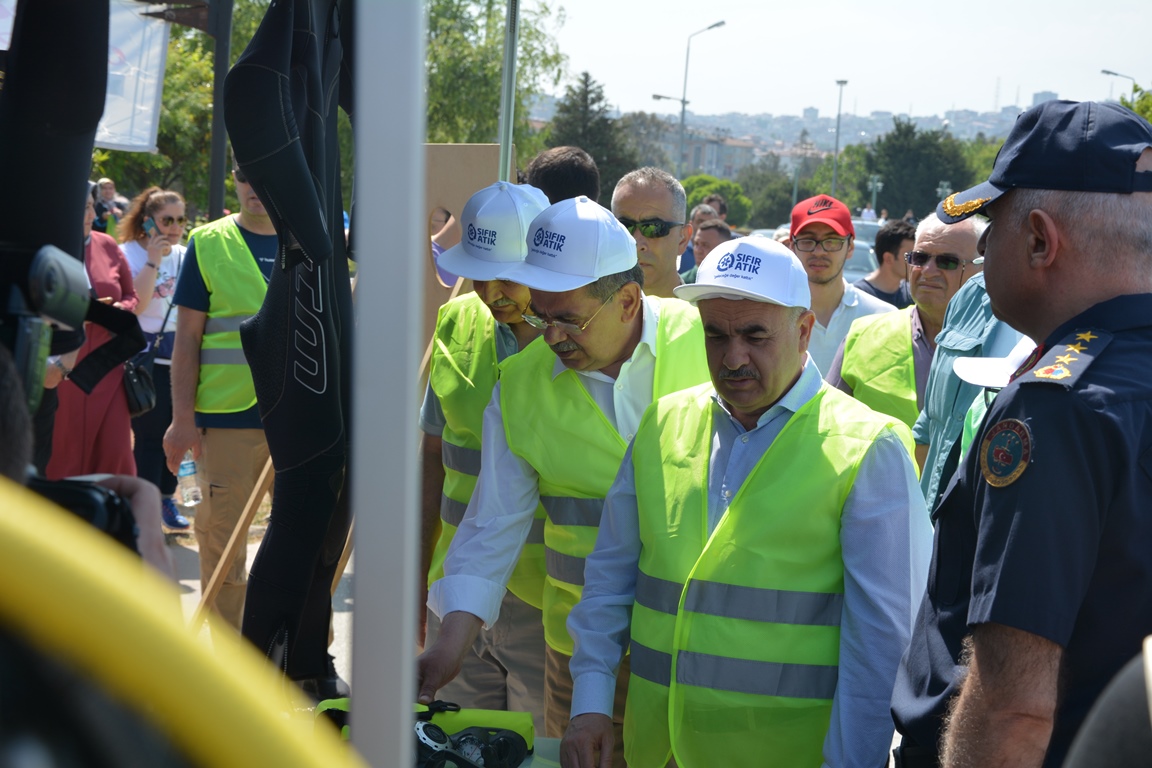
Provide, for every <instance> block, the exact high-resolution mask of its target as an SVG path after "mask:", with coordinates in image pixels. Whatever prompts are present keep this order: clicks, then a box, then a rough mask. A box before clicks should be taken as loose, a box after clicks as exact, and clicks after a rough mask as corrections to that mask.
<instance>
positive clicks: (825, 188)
mask: <svg viewBox="0 0 1152 768" xmlns="http://www.w3.org/2000/svg"><path fill="white" fill-rule="evenodd" d="M868 154H869V153H868V147H866V146H865V145H863V144H849V145H848V146H846V147H844V149H842V150H841V151H840V162H839V163H838V164H837V166H836V195H835V197H836V199H837V200H839V201H840V202H842V203H844V205H846V206H848V209H849V210H851V211H859V210H860V209H861V208H863V207H864V203H866V202H869V203H870V202H872V193H871V192H869V191H868ZM809 183H810V185H811V187H812V189H814V190H815V191H814V192H813V193H812V194H813V195H821V194H823V195H831V194H832V155H831V154H829V155H828V156H827V157H825V158H824V159H823V160H822V161H821V163H820V165H819V167H817V168H816V172H815V173H814V174H813V175H812V179H811V181H810V182H809ZM811 196H812V195H809V197H811ZM800 199H801V200H803V199H804V198H800Z"/></svg>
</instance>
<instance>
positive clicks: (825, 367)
mask: <svg viewBox="0 0 1152 768" xmlns="http://www.w3.org/2000/svg"><path fill="white" fill-rule="evenodd" d="M840 280H841V281H842V282H843V283H844V295H843V296H841V297H840V304H839V306H837V307H836V310H835V311H834V312H833V313H832V317H831V318H830V319H829V320H828V326H827V327H824V326H823V325H820V321H819V320H817V321H816V322H815V323H814V324H813V325H812V338H811V340H810V341H809V342H808V354H809V355H811V356H812V359H813V360H815V361H816V366H817V367H818V368H819V369H820V374H821V375H824V374H827V373H828V371H829V369H830V368H831V366H832V358H834V357H836V350H838V349H839V348H840V342H842V341H844V338H845V337H846V336H847V335H848V329H849V328H851V327H852V321H853V320H855V319H856V318H858V317H864V316H865V315H875V314H877V313H879V312H894V311H895V310H896V307H894V306H892V305H891V304H889V303H888V302H886V301H881V300H880V299H878V298H876V297H875V296H872V295H870V294H867V293H864V291H862V290H860V289H859V288H856V287H854V286H852V285H850V284H849V283H848V282H847V281H846V280H844V278H840Z"/></svg>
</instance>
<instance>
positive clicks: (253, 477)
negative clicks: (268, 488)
mask: <svg viewBox="0 0 1152 768" xmlns="http://www.w3.org/2000/svg"><path fill="white" fill-rule="evenodd" d="M267 461H268V443H267V441H265V439H264V430H262V429H220V428H212V429H201V430H200V460H199V461H198V462H197V467H196V470H197V473H196V474H197V479H198V480H199V483H200V490H201V492H202V493H203V495H204V501H202V502H201V503H200V505H199V506H198V507H197V508H196V515H195V526H194V530H195V532H196V544H197V545H198V546H199V547H200V588H201V589H207V588H208V581H209V580H210V579H211V578H212V572H213V571H215V570H216V564H217V563H218V562H220V556H221V555H222V554H223V553H224V547H225V546H226V545H227V544H228V539H229V538H230V537H231V536H232V531H233V530H235V528H236V523H237V522H238V521H239V520H240V518H241V517H242V516H243V515H244V506H245V504H247V503H248V497H249V496H251V495H252V489H253V488H254V487H255V486H256V481H257V480H259V479H260V473H261V472H262V471H263V470H264V465H265V463H266V462H267ZM247 554H248V547H247V546H240V547H237V548H236V553H235V555H234V556H233V558H232V562H231V563H230V564H229V565H228V570H227V571H226V572H225V574H224V586H223V587H222V588H221V589H220V592H219V594H218V595H217V596H216V600H215V602H214V603H213V604H212V605H209V606H208V607H209V608H214V609H215V610H216V612H217V613H218V614H220V616H221V617H222V618H223V619H224V620H225V621H226V622H228V623H229V624H231V625H232V626H233V627H235V628H236V630H237V631H239V630H240V622H241V620H242V619H243V616H244V592H245V590H246V589H247V584H248V569H247V567H246V564H245V560H246V557H247Z"/></svg>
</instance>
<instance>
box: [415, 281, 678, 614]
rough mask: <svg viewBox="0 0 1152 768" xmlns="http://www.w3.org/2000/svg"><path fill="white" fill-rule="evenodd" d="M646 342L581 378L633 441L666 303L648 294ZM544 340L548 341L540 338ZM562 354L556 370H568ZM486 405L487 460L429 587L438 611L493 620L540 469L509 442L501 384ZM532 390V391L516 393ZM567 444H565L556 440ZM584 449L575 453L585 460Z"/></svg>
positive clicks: (534, 499)
mask: <svg viewBox="0 0 1152 768" xmlns="http://www.w3.org/2000/svg"><path fill="white" fill-rule="evenodd" d="M643 308H644V309H643V318H642V320H641V323H642V326H641V332H640V342H639V343H638V344H637V345H636V349H635V350H634V351H633V352H632V356H631V357H629V358H628V360H627V361H625V362H624V364H623V365H622V366H621V368H620V375H619V376H617V377H616V378H615V379H613V378H612V377H610V376H606V375H604V374H603V373H600V372H599V371H577V374H578V375H579V376H580V382H581V383H582V384H583V385H584V388H585V389H586V390H587V391H588V394H589V395H590V396H591V397H592V400H593V401H594V402H595V403H596V405H597V406H598V407H599V408H600V410H601V411H603V413H604V416H605V417H606V418H607V419H608V422H609V423H610V424H612V425H613V426H614V427H615V428H616V430H617V431H618V432H619V433H620V435H621V436H622V437H624V439H625V440H627V441H629V442H631V440H632V436H633V435H634V434H635V433H636V428H637V427H638V426H639V425H640V417H641V416H643V415H644V411H645V409H647V407H648V406H649V405H650V404H651V403H652V380H653V376H654V375H655V373H656V328H657V324H658V323H659V322H660V316H659V312H660V308H659V305H658V304H657V303H656V302H653V301H651V300H650V299H649V298H648V297H645V298H644V301H643ZM540 343H543V342H540ZM565 369H566V367H565V365H564V363H562V362H561V361H560V359H559V358H557V359H556V363H555V365H554V366H553V368H552V378H556V377H557V376H559V375H560V374H561V373H563V372H564V371H565ZM501 386H502V385H501V384H499V383H498V384H497V385H496V388H495V389H494V390H493V391H492V400H491V401H490V402H489V403H488V407H487V408H486V409H485V410H484V436H483V438H482V449H481V456H482V463H481V465H480V475H479V478H478V479H477V482H476V490H475V492H474V493H473V494H472V500H471V501H470V502H469V503H468V510H467V511H466V512H465V513H464V519H463V520H461V522H460V526H459V528H457V530H456V536H455V537H454V538H453V539H452V545H451V546H450V547H449V548H448V554H447V555H446V556H445V559H444V576H443V578H441V579H438V580H437V581H435V582H434V583H433V584H432V587H431V588H430V589H429V590H428V608H429V609H430V610H431V611H432V612H433V613H435V614H436V615H437V616H439V617H440V618H444V616H445V615H447V614H449V613H451V612H452V611H467V612H468V613H471V614H473V615H475V616H478V617H480V619H482V620H483V621H484V625H485V626H491V625H492V624H494V623H495V622H496V619H497V618H498V617H499V615H500V601H501V600H502V599H503V597H504V590H505V585H506V584H507V583H508V579H509V577H510V576H511V574H512V571H513V569H514V568H515V567H516V563H517V561H518V560H519V559H520V552H521V551H522V550H523V548H524V542H525V541H526V540H527V538H528V533H529V531H530V530H531V528H532V518H533V517H534V516H535V514H536V505H537V503H538V502H539V499H540V490H539V476H538V475H537V473H536V470H535V469H534V468H533V467H532V465H531V464H529V463H528V462H527V461H525V460H524V459H522V458H521V457H519V456H517V455H516V454H514V453H513V452H512V450H511V449H510V448H509V447H508V440H507V439H506V436H505V434H504V417H503V414H502V413H501V410H500V388H501ZM518 397H525V398H527V397H532V393H531V392H523V393H515V397H513V398H512V402H515V401H516V398H518ZM557 450H563V446H557ZM579 458H580V457H578V456H574V457H572V460H573V461H579Z"/></svg>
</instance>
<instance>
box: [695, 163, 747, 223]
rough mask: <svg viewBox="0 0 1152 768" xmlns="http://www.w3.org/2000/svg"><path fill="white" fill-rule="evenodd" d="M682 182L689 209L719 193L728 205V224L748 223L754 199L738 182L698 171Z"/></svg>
mask: <svg viewBox="0 0 1152 768" xmlns="http://www.w3.org/2000/svg"><path fill="white" fill-rule="evenodd" d="M680 183H681V184H683V185H684V192H685V193H687V195H688V210H689V211H691V210H692V209H693V208H695V207H696V206H697V205H699V204H700V203H702V202H704V198H706V197H708V195H717V194H718V195H721V196H722V197H723V198H724V202H725V203H726V204H727V206H728V226H730V227H742V226H744V225H745V224H747V223H748V216H749V214H751V213H752V201H751V200H749V199H748V196H747V195H745V194H744V190H743V189H742V188H741V187H740V185H739V184H737V183H736V182H734V181H728V180H727V179H718V178H716V177H715V176H709V175H708V174H706V173H698V174H696V175H694V176H689V177H688V178H686V179H684V180H683V181H681V182H680Z"/></svg>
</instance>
